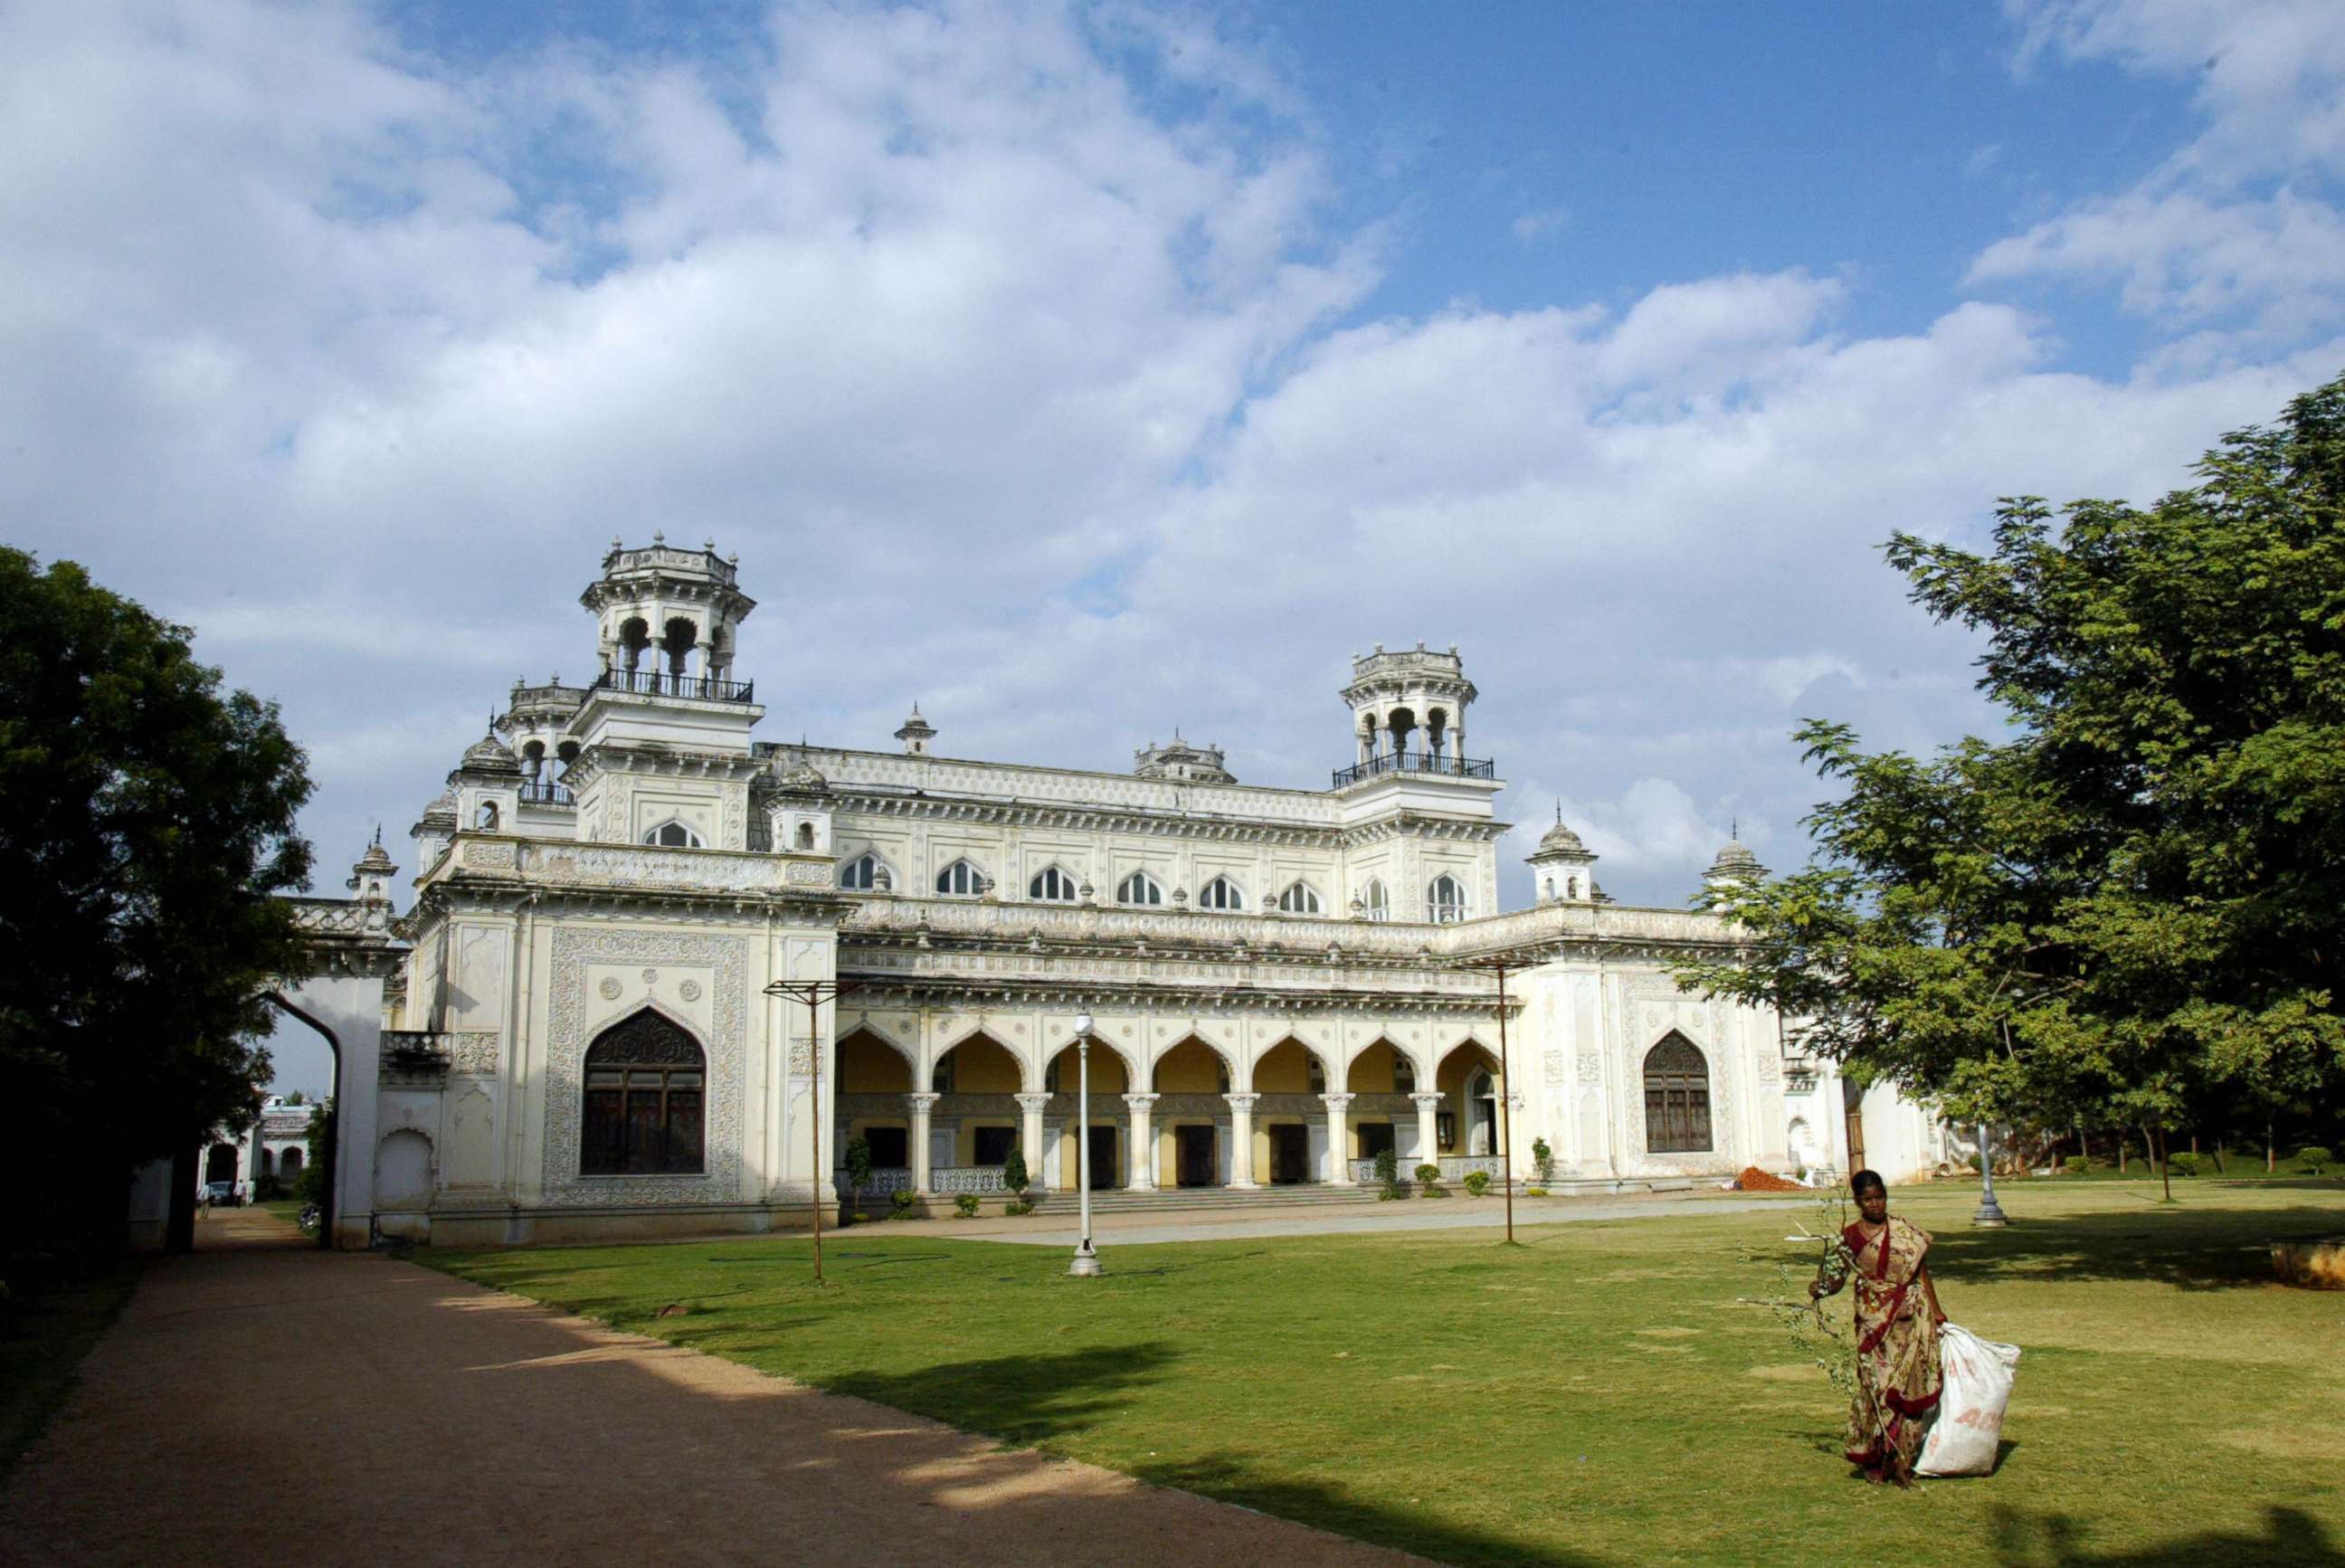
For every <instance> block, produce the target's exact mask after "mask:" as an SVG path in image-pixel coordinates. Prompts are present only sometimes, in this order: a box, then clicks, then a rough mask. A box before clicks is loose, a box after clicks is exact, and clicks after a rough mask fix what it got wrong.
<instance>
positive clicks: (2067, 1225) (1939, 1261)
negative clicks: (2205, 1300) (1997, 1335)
mask: <svg viewBox="0 0 2345 1568" xmlns="http://www.w3.org/2000/svg"><path fill="white" fill-rule="evenodd" d="M2012 1208H2013V1213H2012V1223H2011V1227H2010V1228H2009V1229H2006V1230H1969V1229H1956V1228H1954V1227H1947V1228H1945V1229H1943V1230H1940V1231H1938V1232H1936V1233H1935V1237H1936V1239H1935V1244H1934V1246H1933V1247H1932V1248H1931V1252H1930V1268H1931V1270H1932V1272H1933V1273H1934V1274H1936V1275H1937V1276H1938V1277H1939V1278H1941V1279H1942V1280H1945V1281H1948V1282H1954V1281H1960V1280H1963V1279H1965V1278H1968V1279H1982V1278H1986V1279H1991V1278H1996V1277H1998V1276H2001V1275H2006V1274H2025V1275H2030V1276H2033V1277H2035V1278H2047V1279H2149V1280H2157V1281H2161V1282H2163V1283H2165V1284H2167V1285H2171V1286H2174V1287H2175V1288H2178V1289H2181V1290H2228V1289H2235V1288H2238V1287H2241V1286H2255V1285H2269V1284H2270V1283H2271V1282H2272V1272H2271V1254H2270V1251H2269V1243H2271V1242H2274V1241H2290V1240H2297V1239H2304V1238H2310V1237H2322V1236H2332V1235H2335V1234H2336V1233H2337V1232H2338V1231H2339V1230H2340V1229H2345V1207H2311V1206H2302V1207H2289V1208H2276V1209H2236V1208H2229V1209H2191V1208H2181V1207H2175V1208H2157V1207H2149V1206H2147V1205H2145V1206H2144V1207H2141V1208H2138V1209H2120V1210H2117V1211H2116V1212H2113V1213H2102V1214H2076V1215H2056V1216H2051V1217H2045V1218H2040V1219H2038V1218H2031V1217H2028V1215H2027V1214H2026V1212H2025V1205H2024V1204H2015V1205H2013V1206H2012Z"/></svg>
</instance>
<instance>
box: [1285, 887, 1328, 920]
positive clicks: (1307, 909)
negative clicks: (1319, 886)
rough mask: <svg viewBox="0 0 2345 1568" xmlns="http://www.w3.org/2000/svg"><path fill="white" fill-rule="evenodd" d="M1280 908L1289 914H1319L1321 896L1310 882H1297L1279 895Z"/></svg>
mask: <svg viewBox="0 0 2345 1568" xmlns="http://www.w3.org/2000/svg"><path fill="white" fill-rule="evenodd" d="M1278 907H1279V909H1280V910H1281V911H1284V912H1285V913H1287V914H1317V913H1318V912H1319V894H1318V893H1317V891H1315V890H1314V889H1313V888H1312V886H1311V884H1310V883H1309V882H1296V883H1294V885H1293V886H1291V887H1289V888H1288V889H1287V890H1286V891H1284V892H1283V893H1281V894H1279V895H1278Z"/></svg>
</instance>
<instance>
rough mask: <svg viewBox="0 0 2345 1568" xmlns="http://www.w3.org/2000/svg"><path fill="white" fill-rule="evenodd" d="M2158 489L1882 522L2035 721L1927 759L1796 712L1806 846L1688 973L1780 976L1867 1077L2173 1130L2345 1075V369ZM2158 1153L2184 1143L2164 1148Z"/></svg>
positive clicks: (1783, 995)
mask: <svg viewBox="0 0 2345 1568" xmlns="http://www.w3.org/2000/svg"><path fill="white" fill-rule="evenodd" d="M2197 473H2198V479H2199V483H2198V484H2197V485H2195V486H2193V487H2192V488H2189V489H2186V490H2181V491H2178V492H2175V493H2174V494H2170V495H2167V496H2166V497H2165V498H2164V499H2162V500H2160V501H2159V502H2157V504H2155V505H2153V506H2149V507H2147V508H2140V507H2134V506H2129V505H2126V504H2119V503H2115V502H2106V501H2080V502H2076V503H2074V504H2071V505H2069V506H2067V507H2066V508H2065V509H2063V511H2062V512H2061V513H2060V514H2059V515H2058V520H2057V522H2056V520H2055V514H2054V513H2053V512H2052V510H2051V509H2050V508H2049V507H2047V506H2046V504H2044V503H2043V502H2041V501H2040V500H2037V499H2035V498H2034V497H2022V498H2017V499H2012V500H2006V501H2005V503H2004V504H2003V505H2002V507H2001V508H2000V510H1999V512H1998V514H1997V523H1996V527H1995V541H1994V548H1993V549H1992V551H1991V552H1989V553H1987V554H1985V555H1978V554H1974V553H1972V552H1969V551H1964V550H1962V549H1958V548H1956V547H1954V546H1953V545H1944V544H1935V543H1931V542H1928V541H1924V540H1922V539H1919V538H1916V537H1914V535H1906V534H1899V535H1895V536H1893V538H1892V540H1891V541H1890V543H1889V545H1887V547H1886V554H1887V556H1888V559H1889V561H1890V563H1891V565H1893V566H1894V567H1895V568H1896V569H1897V570H1899V571H1901V572H1903V574H1904V575H1905V576H1906V577H1907V579H1908V580H1909V582H1910V583H1911V584H1912V585H1913V592H1912V596H1913V598H1914V602H1915V603H1916V604H1918V605H1919V606H1922V607H1923V608H1924V610H1925V611H1927V612H1928V613H1929V614H1930V615H1931V616H1933V617H1934V618H1935V619H1937V620H1940V621H1952V622H1957V623H1959V624H1961V625H1963V626H1965V627H1968V628H1969V629H1971V630H1973V631H1974V632H1977V633H1980V634H1982V635H1983V636H1984V637H1985V653H1984V654H1983V655H1982V657H1981V658H1980V660H1979V666H1980V669H1981V676H1980V680H1979V685H1980V687H1981V689H1983V690H1985V692H1986V693H1988V694H1989V695H1990V696H1991V697H1993V698H1994V699H1995V701H1996V702H1997V703H1998V704H1999V705H2001V706H2002V707H2003V708H2005V710H2006V712H2007V713H2008V715H2009V717H2010V719H2011V722H2012V726H2013V732H2012V734H2011V736H2010V738H2007V739H2005V740H2002V741H1999V742H1994V743H1990V742H1988V741H1985V740H1981V739H1977V738H1967V739H1964V741H1962V742H1960V743H1959V744H1957V745H1954V746H1952V747H1949V748H1944V750H1942V751H1941V752H1940V753H1938V754H1937V755H1936V756H1935V757H1934V758H1932V759H1928V760H1926V761H1924V760H1919V759H1914V758H1911V757H1906V756H1903V755H1901V754H1899V753H1895V752H1885V753H1879V754H1868V753H1866V752H1864V751H1863V750H1862V749H1861V748H1859V746H1858V744H1857V741H1856V738H1855V737H1854V735H1853V733H1852V732H1851V731H1850V730H1849V729H1847V728H1845V727H1843V726H1839V725H1832V724H1826V723H1820V722H1811V723H1809V724H1807V725H1805V726H1803V727H1802V729H1801V730H1800V731H1799V733H1798V738H1799V739H1800V740H1801V742H1802V744H1803V745H1804V746H1805V747H1806V750H1807V756H1808V758H1809V759H1810V760H1811V761H1812V763H1814V764H1815V765H1816V766H1817V768H1818V770H1819V772H1820V773H1821V774H1822V776H1823V777H1824V778H1826V779H1831V780H1833V781H1834V782H1836V783H1837V784H1839V785H1840V786H1841V787H1842V790H1843V793H1842V794H1841V795H1840V797H1839V798H1838V799H1833V800H1832V801H1829V802H1827V803H1825V804H1824V805H1822V806H1820V807H1819V808H1818V809H1817V810H1816V812H1815V814H1814V815H1813V816H1812V817H1811V818H1810V819H1809V824H1810V827H1811V828H1812V831H1813V836H1814V840H1815V845H1816V850H1817V854H1816V857H1815V860H1814V862H1813V863H1812V865H1811V866H1810V867H1809V868H1808V869H1806V870H1805V871H1801V872H1799V873H1798V874H1796V875H1793V876H1791V877H1787V878H1785V879H1782V881H1777V882H1773V883H1769V884H1766V885H1763V886H1743V887H1735V888H1731V889H1730V890H1728V896H1727V900H1726V902H1727V905H1728V912H1730V913H1731V914H1732V915H1733V916H1734V917H1735V918H1736V919H1738V920H1739V921H1741V922H1742V924H1743V927H1744V936H1745V942H1746V944H1747V945H1746V946H1745V947H1744V948H1743V950H1742V951H1741V952H1738V953H1737V954H1735V955H1734V956H1733V957H1731V958H1730V959H1728V960H1726V961H1724V962H1696V963H1689V964H1686V965H1684V966H1681V968H1680V983H1681V984H1683V985H1686V986H1687V987H1688V988H1690V989H1701V990H1706V991H1710V992H1711V993H1715V994H1722V995H1731V996H1736V997H1740V998H1743V999H1746V1000H1751V1001H1756V1002H1764V1003H1772V1004H1774V1005H1776V1006H1778V1007H1780V1008H1782V1010H1783V1012H1784V1013H1786V1015H1787V1016H1791V1017H1794V1018H1798V1019H1801V1020H1802V1022H1801V1023H1797V1024H1795V1025H1794V1027H1795V1029H1796V1030H1797V1031H1798V1032H1799V1033H1800V1034H1801V1035H1802V1037H1803V1038H1804V1039H1805V1040H1806V1041H1807V1042H1808V1043H1810V1044H1812V1045H1813V1046H1814V1047H1815V1048H1816V1049H1818V1050H1820V1051H1822V1053H1824V1054H1828V1055H1831V1056H1832V1057H1834V1058H1836V1059H1837V1060H1839V1061H1841V1062H1843V1064H1846V1066H1847V1067H1848V1069H1849V1071H1850V1074H1851V1075H1852V1076H1853V1077H1854V1078H1856V1079H1857V1080H1859V1081H1860V1082H1870V1081H1876V1080H1882V1079H1886V1080H1889V1081H1893V1082H1894V1083H1896V1084H1900V1085H1902V1086H1903V1087H1904V1088H1906V1089H1908V1090H1910V1091H1913V1092H1915V1093H1917V1094H1920V1095H1928V1096H1932V1097H1934V1098H1936V1099H1937V1100H1939V1101H1940V1103H1941V1104H1942V1105H1944V1106H1945V1108H1947V1109H1948V1110H1949V1111H1951V1112H1953V1113H1954V1114H1955V1115H1960V1116H1962V1117H1964V1119H1972V1120H1981V1119H2009V1118H2026V1119H2033V1120H2035V1121H2038V1122H2047V1123H2054V1124H2057V1125H2067V1124H2069V1123H2071V1122H2074V1121H2076V1120H2077V1119H2079V1118H2085V1119H2095V1120H2117V1121H2118V1122H2119V1123H2120V1124H2121V1125H2130V1126H2135V1127H2138V1128H2140V1129H2142V1130H2143V1133H2144V1135H2145V1138H2146V1139H2150V1138H2152V1137H2153V1135H2154V1142H2153V1147H2155V1148H2157V1150H2158V1151H2159V1152H2160V1154H2161V1155H2162V1152H2163V1144H2164V1138H2165V1135H2166V1133H2167V1131H2168V1130H2169V1129H2172V1128H2175V1127H2178V1126H2182V1125H2192V1124H2193V1123H2194V1122H2195V1121H2196V1120H2197V1119H2198V1118H2200V1117H2203V1116H2207V1115H2213V1114H2214V1113H2215V1112H2216V1111H2217V1110H2218V1109H2219V1108H2222V1107H2226V1106H2228V1105H2232V1104H2235V1103H2237V1102H2238V1101H2240V1100H2241V1099H2243V1098H2244V1099H2248V1100H2252V1101H2254V1102H2256V1103H2258V1104H2261V1105H2283V1104H2294V1103H2303V1102H2308V1101H2309V1102H2322V1101H2327V1102H2330V1103H2333V1101H2334V1099H2335V1097H2336V1095H2337V1091H2338V1086H2339V1084H2340V1078H2341V1077H2345V1023H2341V1022H2340V1009H2339V1005H2338V1000H2339V999H2338V998H2337V996H2336V995H2335V994H2334V989H2333V987H2334V980H2333V977H2334V975H2335V974H2336V973H2337V972H2339V969H2338V966H2339V962H2340V937H2341V936H2345V381H2340V382H2332V383H2331V384H2330V385H2328V386H2325V387H2322V388H2320V389H2319V390H2318V391H2315V392H2309V393H2307V394H2306V395H2305V396H2303V397H2300V398H2298V399H2297V400H2295V401H2294V402H2291V403H2290V404H2289V408H2288V410H2287V412H2286V414H2285V415H2284V417H2283V418H2282V420H2281V421H2280V423H2279V425H2278V426H2276V427H2274V428H2271V429H2261V428H2257V429H2250V430H2246V431H2241V432H2238V433H2234V434H2231V435H2228V436H2226V437H2224V439H2223V441H2222V443H2221V444H2220V445H2219V446H2218V448H2217V449H2216V450H2215V451H2213V452H2211V453H2208V454H2207V455H2206V457H2205V458H2204V460H2203V461H2202V462H2201V463H2199V465H2198V470H2197ZM2159 1163H2160V1165H2161V1166H2162V1165H2163V1163H2164V1162H2163V1160H2162V1158H2161V1159H2160V1162H2159Z"/></svg>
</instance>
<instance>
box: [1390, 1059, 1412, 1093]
mask: <svg viewBox="0 0 2345 1568" xmlns="http://www.w3.org/2000/svg"><path fill="white" fill-rule="evenodd" d="M1393 1093H1394V1094H1396V1095H1414V1094H1416V1063H1414V1062H1412V1061H1410V1060H1409V1059H1408V1058H1407V1057H1406V1056H1404V1055H1402V1054H1400V1053H1399V1052H1397V1051H1396V1052H1394V1053H1393Z"/></svg>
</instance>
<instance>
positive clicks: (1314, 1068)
mask: <svg viewBox="0 0 2345 1568" xmlns="http://www.w3.org/2000/svg"><path fill="white" fill-rule="evenodd" d="M1303 1073H1304V1080H1303V1081H1304V1088H1306V1089H1308V1090H1310V1091H1311V1093H1313V1094H1315V1095H1324V1094H1325V1093H1326V1092H1327V1069H1326V1067H1325V1065H1324V1064H1322V1063H1321V1062H1320V1060H1319V1058H1318V1057H1316V1056H1312V1057H1309V1058H1306V1059H1305V1061H1304V1065H1303Z"/></svg>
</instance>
